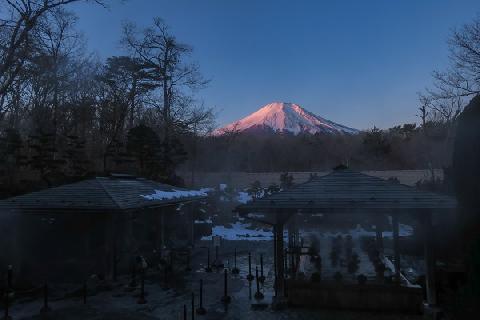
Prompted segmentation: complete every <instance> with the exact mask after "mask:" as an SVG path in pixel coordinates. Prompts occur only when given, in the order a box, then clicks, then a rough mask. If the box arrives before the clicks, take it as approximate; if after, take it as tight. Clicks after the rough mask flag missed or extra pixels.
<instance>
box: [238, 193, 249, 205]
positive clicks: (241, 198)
mask: <svg viewBox="0 0 480 320" xmlns="http://www.w3.org/2000/svg"><path fill="white" fill-rule="evenodd" d="M251 200H252V196H251V195H249V194H248V193H246V192H243V191H241V192H239V193H238V195H237V201H238V202H240V203H247V202H248V201H251Z"/></svg>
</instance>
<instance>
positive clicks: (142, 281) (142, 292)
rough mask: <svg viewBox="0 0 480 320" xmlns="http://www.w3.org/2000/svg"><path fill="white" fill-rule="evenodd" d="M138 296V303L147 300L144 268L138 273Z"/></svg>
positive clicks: (143, 302)
mask: <svg viewBox="0 0 480 320" xmlns="http://www.w3.org/2000/svg"><path fill="white" fill-rule="evenodd" d="M140 276H141V278H140V297H139V298H138V300H137V303H138V304H145V303H147V300H146V299H145V270H142V273H141V274H140Z"/></svg>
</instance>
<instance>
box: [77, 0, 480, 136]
mask: <svg viewBox="0 0 480 320" xmlns="http://www.w3.org/2000/svg"><path fill="white" fill-rule="evenodd" d="M109 3H110V4H109V8H107V9H104V8H100V7H98V6H95V5H91V4H90V5H88V4H75V5H72V6H70V9H71V10H73V11H74V12H75V13H76V14H77V15H78V16H79V23H78V29H79V30H81V31H82V32H83V33H84V35H85V38H86V39H87V44H88V49H89V50H91V51H93V52H95V53H97V54H98V56H99V57H100V58H102V59H105V58H107V57H108V56H111V55H121V54H125V52H123V51H122V48H121V46H120V44H119V40H120V37H121V25H122V22H123V21H126V20H128V21H132V22H135V23H136V24H137V25H138V26H139V27H143V26H148V25H149V24H151V22H152V19H153V17H161V18H163V19H164V20H165V22H166V23H167V24H168V25H169V26H170V28H171V31H172V33H173V34H174V35H175V36H176V37H177V39H178V40H179V41H180V42H183V43H187V44H189V45H191V46H192V47H193V49H194V52H193V59H194V60H195V61H196V62H197V63H198V64H199V65H200V68H201V71H202V73H203V75H204V76H205V77H206V78H208V79H211V82H210V84H209V86H208V88H206V89H204V90H202V91H200V92H198V94H197V97H198V99H199V100H201V101H203V102H204V104H205V105H206V106H211V107H215V108H216V110H217V111H218V119H217V123H218V125H223V124H226V123H228V122H231V121H234V120H237V119H239V118H242V117H244V116H246V115H248V114H250V113H251V112H253V111H256V110H257V109H258V108H260V107H261V106H263V105H265V104H267V103H269V102H272V101H284V102H294V103H297V104H299V105H301V106H303V107H305V108H306V109H307V110H309V111H311V112H313V113H316V114H318V115H320V116H322V117H325V118H327V119H330V120H332V121H335V122H338V123H341V124H344V125H347V126H350V127H354V128H359V129H365V128H371V127H373V126H374V125H376V126H377V127H380V128H388V127H391V126H394V125H397V124H402V123H406V122H418V118H417V117H416V114H417V108H418V100H417V92H419V91H421V90H423V89H424V88H425V87H427V86H429V85H431V73H432V71H433V70H435V69H440V70H441V69H444V68H445V67H446V65H447V63H448V47H447V39H448V37H449V35H450V34H451V31H452V30H453V29H454V28H456V27H460V26H461V25H463V24H465V23H468V22H470V21H471V20H472V19H473V18H475V16H476V15H477V14H479V13H480V1H478V0H447V1H443V0H421V1H420V0H402V1H401V0H397V1H394V0H384V1H380V0H378V1H373V0H372V1H369V0H356V1H354V0H351V1H333V0H331V1H321V0H318V1H314V0H312V1H301V0H297V1H293V0H289V1H283V0H269V1H267V0H264V1H262V0H170V1H167V0H126V1H120V0H110V2H109Z"/></svg>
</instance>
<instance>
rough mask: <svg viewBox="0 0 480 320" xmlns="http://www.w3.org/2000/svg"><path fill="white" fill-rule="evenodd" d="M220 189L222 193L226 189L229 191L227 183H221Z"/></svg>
mask: <svg viewBox="0 0 480 320" xmlns="http://www.w3.org/2000/svg"><path fill="white" fill-rule="evenodd" d="M218 189H219V190H220V191H225V189H227V184H226V183H220V184H219V185H218Z"/></svg>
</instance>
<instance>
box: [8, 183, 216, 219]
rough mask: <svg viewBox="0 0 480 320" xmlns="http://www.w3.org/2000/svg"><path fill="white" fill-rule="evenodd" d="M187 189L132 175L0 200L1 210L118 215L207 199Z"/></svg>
mask: <svg viewBox="0 0 480 320" xmlns="http://www.w3.org/2000/svg"><path fill="white" fill-rule="evenodd" d="M206 196H207V194H206V192H205V191H203V190H187V189H183V188H178V187H173V186H170V185H167V184H163V183H159V182H155V181H152V180H147V179H142V178H135V177H129V176H114V177H97V178H94V179H88V180H83V181H80V182H76V183H72V184H66V185H63V186H60V187H55V188H49V189H45V190H41V191H38V192H32V193H29V194H25V195H21V196H17V197H13V198H9V199H5V200H1V201H0V210H2V211H3V210H21V211H22V212H25V213H41V212H48V213H54V212H66V211H68V212H70V211H85V212H118V211H132V210H133V211H134V210H138V209H144V208H152V207H162V206H168V205H174V204H177V203H182V202H188V201H193V200H198V199H202V198H205V197H206Z"/></svg>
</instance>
